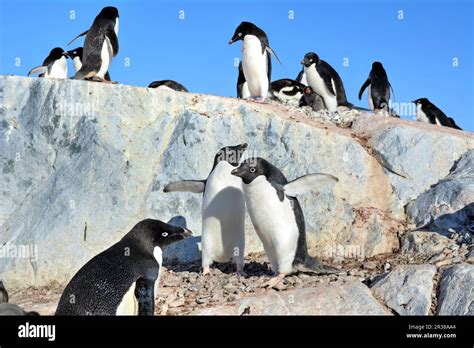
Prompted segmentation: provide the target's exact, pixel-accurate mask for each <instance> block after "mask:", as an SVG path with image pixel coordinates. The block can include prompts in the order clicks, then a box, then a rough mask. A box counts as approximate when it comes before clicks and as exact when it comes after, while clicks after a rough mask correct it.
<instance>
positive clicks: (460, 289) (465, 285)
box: [437, 263, 474, 315]
mask: <svg viewBox="0 0 474 348" xmlns="http://www.w3.org/2000/svg"><path fill="white" fill-rule="evenodd" d="M437 314H438V315H474V265H469V264H467V263H462V264H459V265H454V266H451V267H448V268H446V269H444V270H443V271H442V273H441V280H440V284H439V297H438V310H437Z"/></svg>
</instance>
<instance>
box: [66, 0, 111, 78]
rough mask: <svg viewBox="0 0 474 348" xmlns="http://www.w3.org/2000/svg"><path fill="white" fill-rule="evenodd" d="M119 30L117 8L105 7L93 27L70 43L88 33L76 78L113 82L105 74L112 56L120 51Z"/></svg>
mask: <svg viewBox="0 0 474 348" xmlns="http://www.w3.org/2000/svg"><path fill="white" fill-rule="evenodd" d="M118 30H119V13H118V10H117V8H115V7H111V6H108V7H104V8H103V9H102V11H100V13H99V14H98V15H97V17H96V18H95V19H94V22H93V23H92V26H91V28H90V29H89V30H87V31H85V32H83V33H82V34H79V35H78V36H77V37H76V38H74V40H72V41H71V42H70V43H69V44H71V43H72V42H74V41H75V40H76V39H77V38H79V37H81V36H83V35H86V39H85V41H84V50H83V54H82V67H81V68H80V69H79V71H78V72H77V73H76V75H75V76H74V79H76V80H81V79H86V80H91V79H97V80H99V81H101V82H106V83H113V82H111V81H107V80H106V79H105V74H106V73H107V72H108V71H109V67H110V64H111V63H112V57H115V56H116V55H117V53H118V51H119V42H118V37H117V35H118Z"/></svg>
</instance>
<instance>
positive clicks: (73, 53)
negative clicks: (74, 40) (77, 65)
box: [66, 47, 82, 60]
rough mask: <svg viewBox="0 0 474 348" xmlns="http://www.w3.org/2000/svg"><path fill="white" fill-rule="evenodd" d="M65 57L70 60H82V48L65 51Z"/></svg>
mask: <svg viewBox="0 0 474 348" xmlns="http://www.w3.org/2000/svg"><path fill="white" fill-rule="evenodd" d="M66 53H67V56H68V57H69V58H71V59H74V58H76V57H79V59H81V60H82V47H78V48H75V49H73V50H70V51H67V52H66Z"/></svg>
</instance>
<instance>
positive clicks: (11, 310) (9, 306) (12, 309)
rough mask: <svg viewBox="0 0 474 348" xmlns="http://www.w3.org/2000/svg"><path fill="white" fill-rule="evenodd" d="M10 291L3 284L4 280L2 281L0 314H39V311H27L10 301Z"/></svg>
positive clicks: (0, 286) (0, 283)
mask: <svg viewBox="0 0 474 348" xmlns="http://www.w3.org/2000/svg"><path fill="white" fill-rule="evenodd" d="M8 300H9V298H8V292H7V290H6V289H5V286H4V285H3V282H2V281H0V316H5V315H8V316H10V315H15V316H19V315H21V316H22V315H33V316H36V315H39V314H38V312H27V311H25V310H23V309H22V308H21V307H20V306H18V305H16V304H13V303H8Z"/></svg>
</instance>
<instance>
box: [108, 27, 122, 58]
mask: <svg viewBox="0 0 474 348" xmlns="http://www.w3.org/2000/svg"><path fill="white" fill-rule="evenodd" d="M105 35H106V36H107V37H108V38H109V40H110V44H111V45H112V51H113V54H112V56H113V57H115V56H116V55H117V54H118V51H119V42H118V37H117V34H115V31H114V29H113V28H108V29H107V31H106V33H105Z"/></svg>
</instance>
